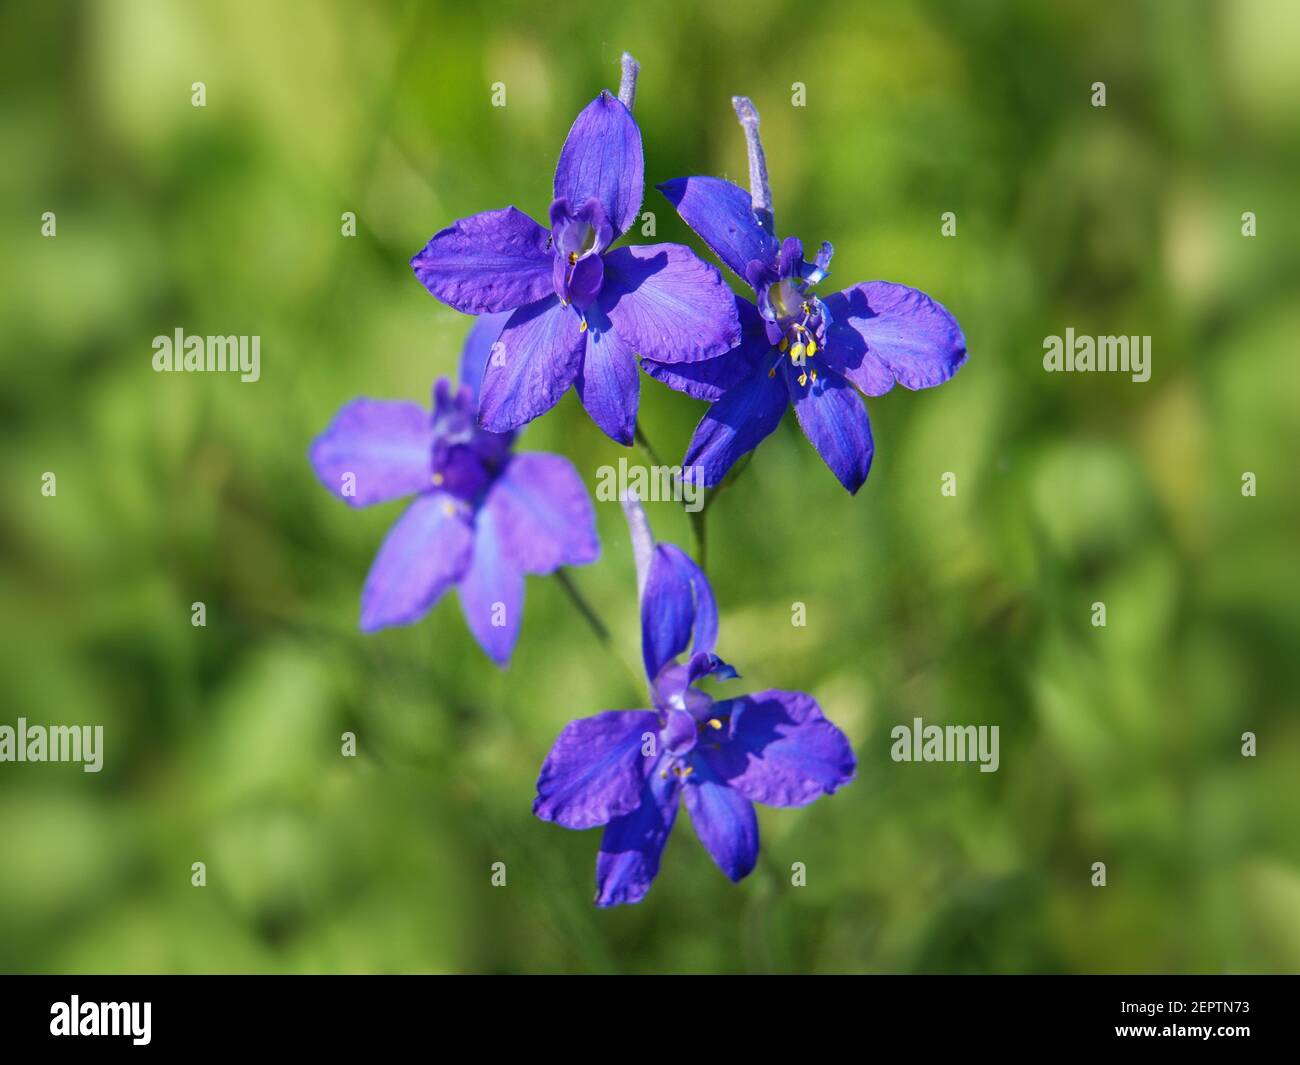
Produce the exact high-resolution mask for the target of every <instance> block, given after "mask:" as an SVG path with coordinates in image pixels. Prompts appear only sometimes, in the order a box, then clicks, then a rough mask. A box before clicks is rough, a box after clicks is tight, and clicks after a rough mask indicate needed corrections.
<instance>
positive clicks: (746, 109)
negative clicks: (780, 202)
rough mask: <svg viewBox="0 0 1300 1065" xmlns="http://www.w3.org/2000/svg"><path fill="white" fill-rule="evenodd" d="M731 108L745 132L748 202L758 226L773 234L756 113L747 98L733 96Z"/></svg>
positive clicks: (765, 166) (770, 193)
mask: <svg viewBox="0 0 1300 1065" xmlns="http://www.w3.org/2000/svg"><path fill="white" fill-rule="evenodd" d="M731 106H732V107H733V108H734V109H735V111H736V118H738V119H739V120H740V126H741V128H742V129H743V130H744V131H745V145H746V147H747V148H748V149H749V202H750V204H751V205H752V206H753V208H754V216H755V217H756V218H757V219H758V223H759V225H761V226H762V227H763V228H764V229H765V230H767V231H768V232H769V233H773V232H775V222H774V221H773V218H772V188H771V186H770V185H769V184H768V180H767V156H765V155H764V154H763V141H762V140H761V139H760V138H759V135H758V111H757V110H756V109H755V108H754V103H753V101H752V100H750V98H749V97H748V96H733V97H732V98H731Z"/></svg>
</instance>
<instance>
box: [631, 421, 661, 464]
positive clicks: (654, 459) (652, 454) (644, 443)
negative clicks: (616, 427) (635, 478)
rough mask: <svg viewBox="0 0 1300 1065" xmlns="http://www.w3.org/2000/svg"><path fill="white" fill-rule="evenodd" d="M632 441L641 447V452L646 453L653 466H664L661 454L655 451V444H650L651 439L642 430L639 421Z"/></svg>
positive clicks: (633, 431) (633, 432)
mask: <svg viewBox="0 0 1300 1065" xmlns="http://www.w3.org/2000/svg"><path fill="white" fill-rule="evenodd" d="M632 439H633V440H635V441H636V442H637V443H638V444H639V445H640V446H641V450H642V451H644V452H645V454H646V458H648V459H649V460H650V464H651V465H652V466H662V465H663V462H661V461H660V459H659V452H657V451H656V450H655V446H654V444H652V443H650V438H649V437H648V436H646V435H645V430H644V429H642V428H641V423H640V422H639V421H638V422H637V423H636V427H635V428H634V429H633V430H632Z"/></svg>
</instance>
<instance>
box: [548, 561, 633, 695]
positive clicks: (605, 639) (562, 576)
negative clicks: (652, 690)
mask: <svg viewBox="0 0 1300 1065" xmlns="http://www.w3.org/2000/svg"><path fill="white" fill-rule="evenodd" d="M555 577H556V580H558V581H559V582H560V587H561V588H563V589H564V591H565V593H566V594H567V595H568V597H569V599H570V601H571V602H572V603H573V605H574V606H575V607H576V608H577V610H578V613H579V614H581V615H582V616H583V618H585V619H586V622H587V624H588V625H590V626H591V631H592V632H593V633H595V634H596V639H598V640H599V641H600V642H601V644H602V645H603V646H604V647H605V648H606V649H607V650H608V651H609V652H610V653H611V654H612V655H613V656H614V658H615V659H617V660H618V664H619V665H620V666H622V667H623V669H624V670H625V671H626V673H627V675H628V678H629V679H630V680H631V681H632V687H633V688H634V689H636V690H638V691H639V690H640V689H641V687H642V685H643V684H644V683H645V681H644V680H643V679H642V678H641V675H640V674H639V673H638V672H637V671H636V670H635V669H633V668H632V667H631V666H630V665H628V664H627V660H626V659H625V658H624V657H623V656H622V655H621V654H620V653H619V650H618V648H617V647H615V646H614V639H613V637H612V636H610V634H609V629H607V628H606V627H605V623H604V622H603V621H601V620H600V615H599V614H597V613H596V610H595V608H594V607H593V606H592V605H591V604H590V603H589V602H587V597H586V596H585V595H583V594H582V592H580V591H579V590H578V586H577V585H576V584H574V583H573V578H572V577H571V576H569V571H568V570H567V569H565V568H564V567H563V566H561V567H560V568H559V569H557V570H556V571H555Z"/></svg>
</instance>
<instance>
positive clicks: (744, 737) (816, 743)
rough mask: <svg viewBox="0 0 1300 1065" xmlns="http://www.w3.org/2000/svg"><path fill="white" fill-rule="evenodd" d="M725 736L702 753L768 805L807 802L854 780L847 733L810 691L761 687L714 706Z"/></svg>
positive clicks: (717, 769)
mask: <svg viewBox="0 0 1300 1065" xmlns="http://www.w3.org/2000/svg"><path fill="white" fill-rule="evenodd" d="M714 713H715V716H717V717H719V718H724V719H727V724H726V729H727V738H726V740H724V741H723V743H722V744H721V745H720V747H719V748H718V749H716V750H714V749H712V748H707V749H704V750H703V751H702V752H701V755H702V757H703V758H704V759H705V760H706V761H707V762H708V763H709V764H710V766H711V767H712V769H713V770H714V772H716V773H717V774H718V776H719V777H720V778H721V779H722V780H724V781H726V783H727V784H728V785H730V786H731V787H733V788H735V789H736V790H737V791H738V792H740V793H741V794H742V795H744V796H745V797H746V798H748V799H752V800H753V801H754V802H761V803H763V804H765V805H767V806H805V805H807V804H808V803H810V802H812V801H813V800H814V799H818V798H820V797H821V796H823V795H830V794H831V793H832V792H834V791H835V790H836V789H837V788H840V787H842V786H844V785H845V784H848V783H849V782H850V781H851V780H852V779H853V774H854V772H855V770H856V767H857V762H856V760H855V759H854V757H853V748H852V747H851V746H849V741H848V737H846V736H845V735H844V733H842V732H841V731H840V730H839V729H838V728H836V727H835V726H834V725H833V724H832V723H831V722H830V721H828V720H827V719H826V717H825V716H824V715H823V714H822V711H821V707H819V706H818V705H817V701H816V700H815V699H813V697H812V696H811V695H805V694H804V693H803V692H787V691H764V692H757V693H755V694H754V695H742V696H740V697H739V698H736V699H728V700H726V701H725V702H719V703H717V704H715V705H714Z"/></svg>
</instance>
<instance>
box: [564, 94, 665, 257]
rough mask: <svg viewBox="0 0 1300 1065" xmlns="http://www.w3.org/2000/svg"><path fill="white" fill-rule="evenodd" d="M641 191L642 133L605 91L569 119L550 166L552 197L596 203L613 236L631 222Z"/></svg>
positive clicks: (618, 103) (638, 205) (642, 174)
mask: <svg viewBox="0 0 1300 1065" xmlns="http://www.w3.org/2000/svg"><path fill="white" fill-rule="evenodd" d="M644 193H645V160H644V157H643V156H642V153H641V131H640V130H639V129H638V128H637V124H636V119H634V118H633V117H632V112H631V111H629V110H628V109H627V108H626V107H624V106H623V104H622V102H621V101H619V100H618V99H617V98H616V97H614V96H611V95H610V94H609V93H608V92H606V91H603V90H602V91H601V94H600V95H599V96H597V97H596V99H594V100H592V101H591V103H589V104H588V105H587V106H586V107H584V108H583V109H582V112H581V113H580V114H579V115H578V117H577V118H576V119H574V121H573V126H572V128H570V130H569V135H568V137H566V138H565V140H564V147H563V148H562V149H561V150H560V161H559V163H558V164H557V165H556V167H555V198H556V199H559V198H560V197H565V198H567V199H568V201H569V202H570V203H573V204H581V203H585V202H586V201H587V200H588V199H595V200H597V201H599V203H600V205H601V206H602V207H604V208H605V216H606V217H607V218H608V219H609V221H610V224H611V225H613V226H614V228H615V236H617V235H618V234H619V233H622V232H624V231H625V230H626V229H627V228H628V227H629V226H631V225H632V223H633V222H635V221H636V215H637V211H639V210H640V209H641V197H642V196H643V195H644Z"/></svg>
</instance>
